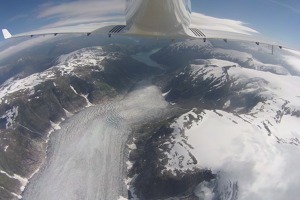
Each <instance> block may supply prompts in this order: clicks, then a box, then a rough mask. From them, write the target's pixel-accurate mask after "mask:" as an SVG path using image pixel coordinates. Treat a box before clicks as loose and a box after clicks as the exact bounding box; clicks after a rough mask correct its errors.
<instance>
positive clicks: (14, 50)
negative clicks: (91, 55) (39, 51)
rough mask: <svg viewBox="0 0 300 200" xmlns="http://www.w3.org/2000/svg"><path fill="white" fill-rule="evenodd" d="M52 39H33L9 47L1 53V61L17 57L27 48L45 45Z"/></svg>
mask: <svg viewBox="0 0 300 200" xmlns="http://www.w3.org/2000/svg"><path fill="white" fill-rule="evenodd" d="M51 39H53V37H50V36H48V37H47V36H45V37H43V36H41V37H36V38H31V39H29V40H26V41H23V42H20V43H17V44H16V43H15V44H14V45H12V46H10V47H7V48H5V49H4V50H2V51H0V60H2V59H5V58H7V57H9V56H12V55H15V54H17V53H19V52H21V51H23V50H25V49H27V48H30V47H32V46H35V45H38V44H41V43H44V42H46V41H48V40H51Z"/></svg>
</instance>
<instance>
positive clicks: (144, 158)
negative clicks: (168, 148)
mask: <svg viewBox="0 0 300 200" xmlns="http://www.w3.org/2000/svg"><path fill="white" fill-rule="evenodd" d="M170 121H172V119H171V120H170ZM165 123H167V124H169V121H166V122H165ZM154 127H155V126H154ZM142 130H143V129H142ZM172 132H173V130H172V129H170V128H168V126H167V125H162V126H161V127H160V128H159V129H158V130H156V131H155V130H152V131H150V132H149V134H153V135H152V136H150V138H149V139H146V140H145V138H142V139H141V138H139V139H138V142H137V147H138V150H137V152H133V154H137V155H135V156H132V155H131V156H130V158H131V160H132V161H135V164H134V167H133V169H132V171H131V174H134V173H137V174H138V176H137V178H136V179H135V181H134V186H135V189H136V194H137V195H138V196H139V198H141V199H166V198H170V197H180V199H197V198H196V196H194V194H193V191H194V189H195V187H196V186H197V185H198V184H199V183H201V182H203V181H211V180H213V179H215V178H216V175H215V174H213V173H212V172H211V171H210V170H208V169H202V170H200V169H195V170H194V171H188V172H185V173H180V172H179V171H178V172H177V173H176V174H172V173H169V172H165V171H163V170H164V169H165V167H164V160H165V159H166V158H165V155H164V154H163V153H162V152H161V151H159V150H158V149H159V147H160V146H161V145H162V144H163V143H164V142H165V141H166V140H168V137H169V136H170V134H171V133H172ZM146 135H147V134H146ZM131 154H132V152H131Z"/></svg>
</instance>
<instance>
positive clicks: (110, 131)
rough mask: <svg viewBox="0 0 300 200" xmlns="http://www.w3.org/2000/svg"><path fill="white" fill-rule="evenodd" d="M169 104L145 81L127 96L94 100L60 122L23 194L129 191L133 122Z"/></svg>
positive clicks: (91, 195) (100, 195)
mask: <svg viewBox="0 0 300 200" xmlns="http://www.w3.org/2000/svg"><path fill="white" fill-rule="evenodd" d="M168 106H169V104H168V103H167V102H166V101H165V100H164V98H163V97H162V95H161V92H160V90H159V89H158V88H157V87H156V86H152V85H148V84H147V83H141V84H140V85H139V86H138V87H137V88H135V89H134V91H132V92H131V93H129V94H128V95H126V96H125V97H119V99H118V100H113V101H110V102H107V103H104V104H101V105H96V106H91V107H88V108H86V109H85V110H83V111H81V112H80V113H78V114H76V115H74V116H72V117H71V118H69V119H68V120H66V121H65V122H64V123H62V124H61V129H60V130H58V131H57V132H55V133H53V135H52V136H51V139H50V144H49V146H50V147H49V149H48V158H47V161H46V162H45V164H44V166H43V167H42V169H41V171H40V172H39V173H38V174H37V175H36V176H35V177H34V178H33V179H32V180H31V181H30V184H29V185H28V188H26V190H25V193H24V196H23V198H24V199H44V200H47V199H70V200H72V199H118V198H119V197H120V196H123V197H126V196H127V188H126V185H125V182H124V179H125V178H126V164H125V159H126V155H125V154H124V152H123V150H124V149H125V148H127V147H126V141H127V138H128V136H129V135H130V133H131V127H132V126H138V125H139V124H143V123H146V122H148V121H149V120H153V119H155V118H157V117H159V116H163V115H164V114H165V113H166V112H167V110H168V109H167V107H168Z"/></svg>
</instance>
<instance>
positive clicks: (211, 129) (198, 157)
mask: <svg viewBox="0 0 300 200" xmlns="http://www.w3.org/2000/svg"><path fill="white" fill-rule="evenodd" d="M162 44H163V45H164V46H163V47H162ZM149 45H150V44H149ZM141 51H142V52H141ZM270 51H271V50H270V48H269V47H268V46H262V45H260V46H256V45H253V46H252V45H250V44H246V43H245V44H243V43H242V44H238V43H230V42H228V43H224V42H222V43H219V42H217V41H212V42H208V41H207V42H206V43H203V41H180V42H172V43H170V44H168V42H166V41H162V42H161V43H158V44H157V45H154V44H151V45H150V47H143V46H140V45H137V44H136V45H135V44H132V45H131V46H130V45H128V46H126V45H107V46H96V47H88V48H83V49H79V50H76V51H72V52H70V53H68V54H65V55H61V56H59V57H58V58H56V59H55V60H54V61H53V63H55V64H54V65H53V66H52V67H50V68H47V69H45V70H43V71H42V72H38V73H33V74H31V75H29V76H26V77H23V76H18V75H16V76H13V77H11V78H10V79H8V80H6V81H5V82H4V83H3V84H2V85H1V86H0V101H1V103H0V197H1V198H3V199H18V198H21V195H22V192H23V191H24V189H25V186H26V185H27V184H28V182H30V180H31V178H32V175H34V174H36V173H37V170H38V169H39V167H40V166H41V164H42V163H43V162H44V161H45V157H46V156H47V155H48V154H47V151H46V150H47V144H48V141H49V135H50V133H52V132H54V131H56V130H58V129H59V128H60V126H59V124H60V123H61V122H62V121H64V120H65V119H69V120H70V121H68V123H67V124H78V123H77V122H75V121H74V122H73V121H72V119H74V120H75V119H76V120H77V121H78V120H79V121H80V117H74V116H77V115H76V114H77V113H78V112H79V111H81V110H83V109H85V108H86V107H91V106H93V107H92V108H89V110H90V111H86V112H87V113H89V112H92V113H93V116H95V119H94V120H95V121H97V119H96V118H97V117H99V116H101V119H107V121H105V123H103V124H105V125H107V124H112V125H113V129H114V130H115V129H117V128H118V127H124V126H123V125H124V124H120V123H121V121H122V122H124V121H126V120H127V121H128V120H129V121H130V120H132V119H134V121H130V122H129V121H128V124H130V126H131V127H128V126H129V125H128V126H126V127H127V128H126V129H127V130H126V131H127V132H128V131H129V132H131V133H127V132H126V137H128V138H127V140H128V144H127V146H126V147H125V142H126V141H123V140H122V141H120V142H118V145H119V147H118V148H113V146H109V145H108V146H109V147H110V148H111V149H115V150H118V149H121V152H114V153H116V154H115V155H124V156H120V159H118V162H122V160H121V158H123V157H125V160H124V163H126V164H127V170H128V177H127V178H126V179H125V182H123V177H118V178H119V179H120V184H126V185H127V189H128V196H126V195H124V194H126V192H125V193H124V192H123V193H122V195H123V196H124V197H120V199H124V198H125V197H126V198H128V199H170V198H171V199H173V198H179V199H213V200H216V199H222V200H223V199H242V200H243V199H278V200H279V199H280V200H281V199H292V200H293V199H297V189H298V188H299V182H298V179H299V178H300V174H299V173H298V170H297V169H298V168H299V165H300V160H299V159H298V157H299V153H300V149H299V145H300V135H299V134H300V132H299V130H300V129H299V124H300V90H299V89H298V85H300V77H299V75H300V65H298V63H300V62H299V61H300V56H299V55H298V54H297V52H292V51H285V50H279V49H278V50H275V51H274V55H271V53H270ZM149 56H150V57H149ZM141 81H145V82H146V83H147V84H149V85H151V87H149V88H152V89H151V91H155V92H154V94H155V95H154V96H151V95H150V94H149V95H150V96H151V98H150V99H148V98H149V97H148V96H147V95H148V94H146V93H147V91H148V90H147V88H148V87H146V86H143V87H141V89H140V90H136V89H134V88H135V86H136V85H137V84H140V83H141ZM147 84H146V85H147ZM154 85H155V86H154ZM157 88H160V89H161V95H162V96H161V97H160V98H158V97H157V95H159V91H158V90H157ZM139 92H140V93H139ZM129 97H130V98H129ZM128 99H129V100H128ZM155 99H157V102H153V101H155ZM163 99H165V101H167V102H168V103H169V105H168V106H167V105H166V102H165V101H163ZM108 101H109V102H111V101H113V102H115V105H119V107H116V108H114V109H113V110H112V112H114V113H107V112H110V111H106V112H102V111H101V112H100V113H104V114H97V113H96V112H95V111H94V109H93V108H94V107H95V108H96V107H97V106H99V108H101V109H102V107H103V106H101V105H106V104H105V103H104V102H108ZM139 101H142V102H139ZM151 102H153V104H152V105H150V104H151ZM155 103H159V105H163V106H162V108H161V109H160V108H159V107H158V108H153V106H154V105H156V104H155ZM98 104H99V105H98ZM135 106H136V108H135ZM104 107H105V106H104ZM104 107H103V108H104ZM117 108H122V109H117ZM135 109H136V110H135ZM162 109H168V112H166V111H165V110H162ZM150 111H151V113H153V114H152V115H151V116H150V115H148V114H149V113H150ZM154 111H155V112H154ZM105 113H106V114H105ZM124 113H125V114H124ZM147 113H148V114H147ZM156 113H168V114H166V115H160V114H159V115H158V114H156ZM82 116H86V115H84V114H82ZM111 116H113V117H115V116H123V118H122V117H121V118H122V120H117V121H116V120H114V118H113V119H111ZM85 118H86V119H88V117H85ZM121 118H120V119H121ZM86 119H85V120H86ZM141 119H146V120H142V121H141ZM99 120H100V118H99ZM106 122H107V123H106ZM99 123H100V121H99ZM95 124H96V123H95ZM93 128H95V130H96V125H95V127H91V130H94V129H93ZM62 130H64V131H61V132H63V133H64V134H67V131H65V130H68V127H62ZM77 130H81V129H80V128H77V129H76V131H74V132H76V133H77V132H78V131H77ZM103 130H109V129H106V128H105V127H104V128H103ZM79 132H80V131H79ZM79 132H78V133H77V135H74V137H75V136H76V137H75V138H76V139H77V140H79V139H78V137H79V135H78V134H80V133H79ZM81 132H82V131H81ZM117 132H118V131H117ZM97 135H98V134H93V137H95V141H101V142H102V140H101V139H99V138H97ZM100 135H101V134H99V137H100ZM70 137H71V135H70ZM72 137H73V136H72ZM101 137H102V136H101ZM113 137H115V138H116V136H115V135H114V136H113ZM122 137H124V135H123V136H122ZM62 138H66V140H64V141H65V142H66V144H67V143H68V140H67V138H68V136H62ZM74 141H75V142H74V143H73V142H72V144H75V143H76V140H74ZM118 141H119V140H118ZM89 142H91V143H93V142H94V140H93V141H92V140H89ZM58 143H59V142H58ZM59 144H63V143H59ZM78 144H80V141H78ZM93 144H94V143H93ZM113 144H114V143H112V144H111V145H113ZM53 147H54V146H53ZM92 147H93V146H90V147H89V148H88V149H89V151H91V152H93V148H92ZM60 149H62V150H65V151H64V152H63V153H65V152H67V153H69V154H70V155H69V154H68V156H70V157H71V153H72V151H69V150H68V148H66V147H65V146H61V147H60ZM81 149H82V152H87V151H86V149H85V148H84V147H82V146H81ZM126 149H127V150H128V151H129V153H128V157H127V153H126V152H127V151H125V150H126ZM102 150H103V149H102ZM52 151H53V152H54V150H53V149H52ZM103 151H104V150H103ZM99 153H100V154H101V152H99ZM78 154H79V155H78V156H82V157H80V159H81V158H83V157H84V155H83V154H84V153H82V154H80V153H78ZM59 155H60V154H59ZM63 155H64V154H63ZM91 155H95V154H94V153H93V154H90V155H89V156H91ZM101 155H102V154H101ZM106 155H110V153H108V154H106ZM89 156H87V158H89ZM62 158H63V157H62ZM74 158H75V157H74ZM77 158H78V159H79V157H76V159H77ZM61 160H63V159H61ZM83 160H84V159H83ZM96 160H97V164H98V165H97V166H100V165H99V163H101V160H99V159H95V161H96ZM55 162H56V161H55ZM55 162H53V163H54V164H55V165H54V166H64V164H63V163H61V164H60V163H59V162H58V163H55ZM89 162H90V164H91V165H92V164H93V159H89ZM46 163H47V162H46ZM108 163H109V162H108ZM66 166H73V165H66ZM95 166H96V165H95ZM111 167H115V168H114V170H112V171H119V172H120V171H122V169H120V168H122V167H123V164H122V165H120V166H111ZM118 167H120V168H118ZM48 168H49V169H50V168H51V170H54V172H53V171H52V172H53V174H59V172H57V171H55V169H56V168H55V167H54V168H53V167H51V166H50V165H49V166H48ZM71 168H72V167H71ZM106 168H107V169H109V166H106ZM66 169H68V170H65V173H66V171H69V168H66ZM72 169H74V170H76V169H78V168H76V166H75V165H74V166H73V168H72ZM44 170H47V167H45V169H44ZM52 172H51V171H47V172H46V171H45V174H42V175H40V177H48V176H51V173H52ZM81 172H82V174H85V172H83V171H82V169H81ZM41 173H43V172H41ZM93 173H97V169H96V170H92V171H89V176H91V177H92V175H93ZM70 174H76V173H70ZM62 176H64V177H68V174H62ZM95 177H98V175H97V176H95ZM112 177H114V176H113V175H112ZM85 178H86V179H85ZM85 178H84V179H81V180H94V179H89V178H87V177H85ZM105 178H106V179H109V176H105ZM114 178H116V177H114ZM53 180H54V178H53ZM70 180H73V179H72V177H71V178H70ZM114 180H115V179H114ZM49 181H50V180H49ZM42 182H43V181H36V182H35V183H42ZM47 184H51V183H50V182H49V183H48V182H47ZM47 184H45V185H44V186H43V187H47V186H46V185H47ZM80 184H85V182H84V181H82V182H81V183H80ZM86 184H88V183H86ZM85 186H86V185H85ZM118 187H119V186H118ZM32 188H33V190H32V191H34V190H35V188H34V186H32ZM53 188H55V186H53ZM80 188H87V187H80ZM95 188H101V187H100V186H99V187H98V186H95ZM119 188H121V186H120V187H119ZM68 189H69V191H73V189H72V188H71V187H68ZM49 190H51V188H50V189H49ZM43 191H48V189H47V188H45V189H44V190H43ZM50 192H53V191H50ZM70 194H71V193H70ZM83 194H86V195H87V196H88V195H90V194H89V191H84V192H83ZM1 195H2V196H1ZM27 195H29V196H30V194H27ZM111 196H115V194H113V195H111ZM47 198H51V197H47ZM56 198H58V196H57V195H56Z"/></svg>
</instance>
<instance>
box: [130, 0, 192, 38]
mask: <svg viewBox="0 0 300 200" xmlns="http://www.w3.org/2000/svg"><path fill="white" fill-rule="evenodd" d="M125 14H126V25H127V28H128V30H129V31H128V33H129V34H133V35H142V36H156V35H157V36H166V37H170V36H180V35H186V33H187V30H188V28H189V26H190V22H191V2H190V0H126V11H125Z"/></svg>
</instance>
